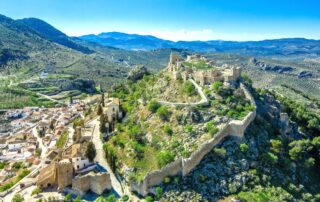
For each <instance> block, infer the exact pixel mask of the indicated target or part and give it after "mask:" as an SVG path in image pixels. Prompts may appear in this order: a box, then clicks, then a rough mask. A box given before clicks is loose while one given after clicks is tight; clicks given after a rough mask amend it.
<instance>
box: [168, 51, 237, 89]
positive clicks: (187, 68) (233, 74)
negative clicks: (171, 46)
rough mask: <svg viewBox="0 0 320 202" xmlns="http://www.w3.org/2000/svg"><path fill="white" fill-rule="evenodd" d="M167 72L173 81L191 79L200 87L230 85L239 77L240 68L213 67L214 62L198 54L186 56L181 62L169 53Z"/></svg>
mask: <svg viewBox="0 0 320 202" xmlns="http://www.w3.org/2000/svg"><path fill="white" fill-rule="evenodd" d="M167 70H168V72H169V73H170V75H171V77H172V78H173V79H174V80H178V79H181V78H182V79H183V80H184V81H185V80H187V79H189V78H193V79H194V80H195V81H196V82H198V83H200V85H207V84H211V83H213V82H215V81H222V82H224V84H225V85H230V84H231V85H232V84H234V83H235V82H236V81H237V80H238V79H239V78H240V75H241V68H240V67H229V66H223V67H215V66H214V61H212V60H208V59H207V58H205V57H203V56H200V55H198V54H196V55H188V56H187V59H186V60H183V59H182V58H181V57H179V56H178V55H176V54H173V53H171V55H170V61H169V64H168V67H167Z"/></svg>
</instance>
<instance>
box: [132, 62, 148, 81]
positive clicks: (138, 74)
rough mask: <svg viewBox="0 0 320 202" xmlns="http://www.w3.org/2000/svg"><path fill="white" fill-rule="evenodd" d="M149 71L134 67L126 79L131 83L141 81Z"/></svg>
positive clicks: (144, 68)
mask: <svg viewBox="0 0 320 202" xmlns="http://www.w3.org/2000/svg"><path fill="white" fill-rule="evenodd" d="M148 73H149V71H148V69H147V68H146V67H145V66H143V65H142V66H136V67H134V68H133V69H132V70H131V71H130V72H129V75H128V77H127V79H129V80H131V81H137V80H139V79H142V78H143V76H144V75H145V74H148Z"/></svg>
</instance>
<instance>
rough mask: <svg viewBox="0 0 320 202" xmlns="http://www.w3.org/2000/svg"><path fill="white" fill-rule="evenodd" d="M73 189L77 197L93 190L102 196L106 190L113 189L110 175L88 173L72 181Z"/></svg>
mask: <svg viewBox="0 0 320 202" xmlns="http://www.w3.org/2000/svg"><path fill="white" fill-rule="evenodd" d="M72 189H73V190H74V191H75V193H76V194H77V195H80V196H83V195H84V194H85V193H86V192H87V191H89V190H91V191H93V192H94V193H96V194H99V195H100V194H102V193H103V191H104V190H106V189H109V190H110V189H112V186H111V179H110V174H109V173H97V174H95V173H88V174H86V175H83V176H77V177H75V178H74V179H73V180H72Z"/></svg>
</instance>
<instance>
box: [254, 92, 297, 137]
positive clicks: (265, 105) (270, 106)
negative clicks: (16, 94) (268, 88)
mask: <svg viewBox="0 0 320 202" xmlns="http://www.w3.org/2000/svg"><path fill="white" fill-rule="evenodd" d="M257 105H258V109H259V110H258V113H259V114H260V115H261V116H263V117H264V118H266V119H267V120H268V121H269V123H271V124H272V125H273V126H274V127H275V128H279V132H280V133H281V134H282V135H287V136H290V137H292V138H294V139H298V138H299V137H300V134H299V132H298V129H297V125H296V124H295V123H294V122H292V121H290V120H289V116H288V114H287V113H282V112H281V105H280V102H279V101H277V100H276V99H275V98H274V96H273V95H271V94H269V93H267V94H265V95H263V101H262V102H261V101H258V102H257Z"/></svg>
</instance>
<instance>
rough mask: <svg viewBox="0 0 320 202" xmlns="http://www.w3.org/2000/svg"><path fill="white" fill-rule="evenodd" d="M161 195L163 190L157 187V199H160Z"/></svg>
mask: <svg viewBox="0 0 320 202" xmlns="http://www.w3.org/2000/svg"><path fill="white" fill-rule="evenodd" d="M162 194H163V189H162V188H161V187H157V188H156V197H157V199H160V198H161V195H162Z"/></svg>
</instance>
